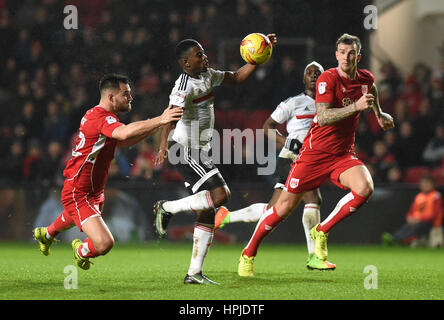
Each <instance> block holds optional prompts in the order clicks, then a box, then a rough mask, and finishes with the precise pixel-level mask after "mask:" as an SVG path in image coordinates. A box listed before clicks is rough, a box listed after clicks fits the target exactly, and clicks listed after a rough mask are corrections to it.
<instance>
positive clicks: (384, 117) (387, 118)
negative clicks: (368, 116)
mask: <svg viewBox="0 0 444 320" xmlns="http://www.w3.org/2000/svg"><path fill="white" fill-rule="evenodd" d="M376 119H377V120H378V123H379V125H380V126H381V128H382V129H383V130H388V129H393V128H394V127H395V123H394V121H393V118H392V116H391V115H389V114H388V113H385V112H381V114H380V115H378V116H376Z"/></svg>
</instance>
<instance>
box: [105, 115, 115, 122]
mask: <svg viewBox="0 0 444 320" xmlns="http://www.w3.org/2000/svg"><path fill="white" fill-rule="evenodd" d="M105 120H106V122H108V124H113V123H115V122H117V120H116V118H114V117H112V116H108V117H106V118H105Z"/></svg>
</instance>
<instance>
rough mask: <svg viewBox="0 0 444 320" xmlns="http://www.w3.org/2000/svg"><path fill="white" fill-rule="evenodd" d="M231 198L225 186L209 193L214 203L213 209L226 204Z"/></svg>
mask: <svg viewBox="0 0 444 320" xmlns="http://www.w3.org/2000/svg"><path fill="white" fill-rule="evenodd" d="M230 197H231V191H230V189H229V188H228V187H227V186H224V187H220V188H217V189H215V190H213V191H211V198H212V200H213V203H214V207H216V208H217V207H220V206H221V205H223V204H224V203H226V202H227V201H228V200H230Z"/></svg>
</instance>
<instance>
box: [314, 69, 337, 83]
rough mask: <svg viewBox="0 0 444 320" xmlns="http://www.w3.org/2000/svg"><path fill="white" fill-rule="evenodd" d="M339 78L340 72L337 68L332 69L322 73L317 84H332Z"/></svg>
mask: <svg viewBox="0 0 444 320" xmlns="http://www.w3.org/2000/svg"><path fill="white" fill-rule="evenodd" d="M338 78H339V75H338V71H337V70H336V68H330V69H327V70H325V71H324V72H322V73H321V75H320V76H319V77H318V80H317V83H319V82H331V81H335V80H336V79H338Z"/></svg>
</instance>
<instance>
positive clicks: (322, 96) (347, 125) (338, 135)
mask: <svg viewBox="0 0 444 320" xmlns="http://www.w3.org/2000/svg"><path fill="white" fill-rule="evenodd" d="M373 82H374V77H373V75H372V74H371V72H370V71H368V70H364V69H357V72H356V78H355V79H347V78H345V77H344V76H342V75H341V71H340V70H339V69H338V68H331V69H328V70H326V71H325V72H324V73H322V74H321V75H320V76H319V78H318V80H317V81H316V103H330V104H331V106H332V107H333V108H344V107H346V106H349V105H350V104H352V103H353V102H355V101H357V100H358V99H359V98H360V97H361V96H362V95H363V94H365V93H367V92H369V91H370V89H371V87H372V86H373ZM359 115H360V113H357V114H356V115H354V116H351V117H348V118H346V119H343V120H341V121H339V122H336V123H334V124H332V125H326V126H323V127H321V126H319V124H318V123H317V117H316V116H315V118H314V120H313V122H312V124H311V127H310V129H309V131H308V134H307V136H306V137H305V140H304V147H306V148H307V149H313V150H318V151H322V152H327V153H332V154H343V153H345V152H352V151H353V147H354V142H355V132H356V128H357V126H358V122H359Z"/></svg>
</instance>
